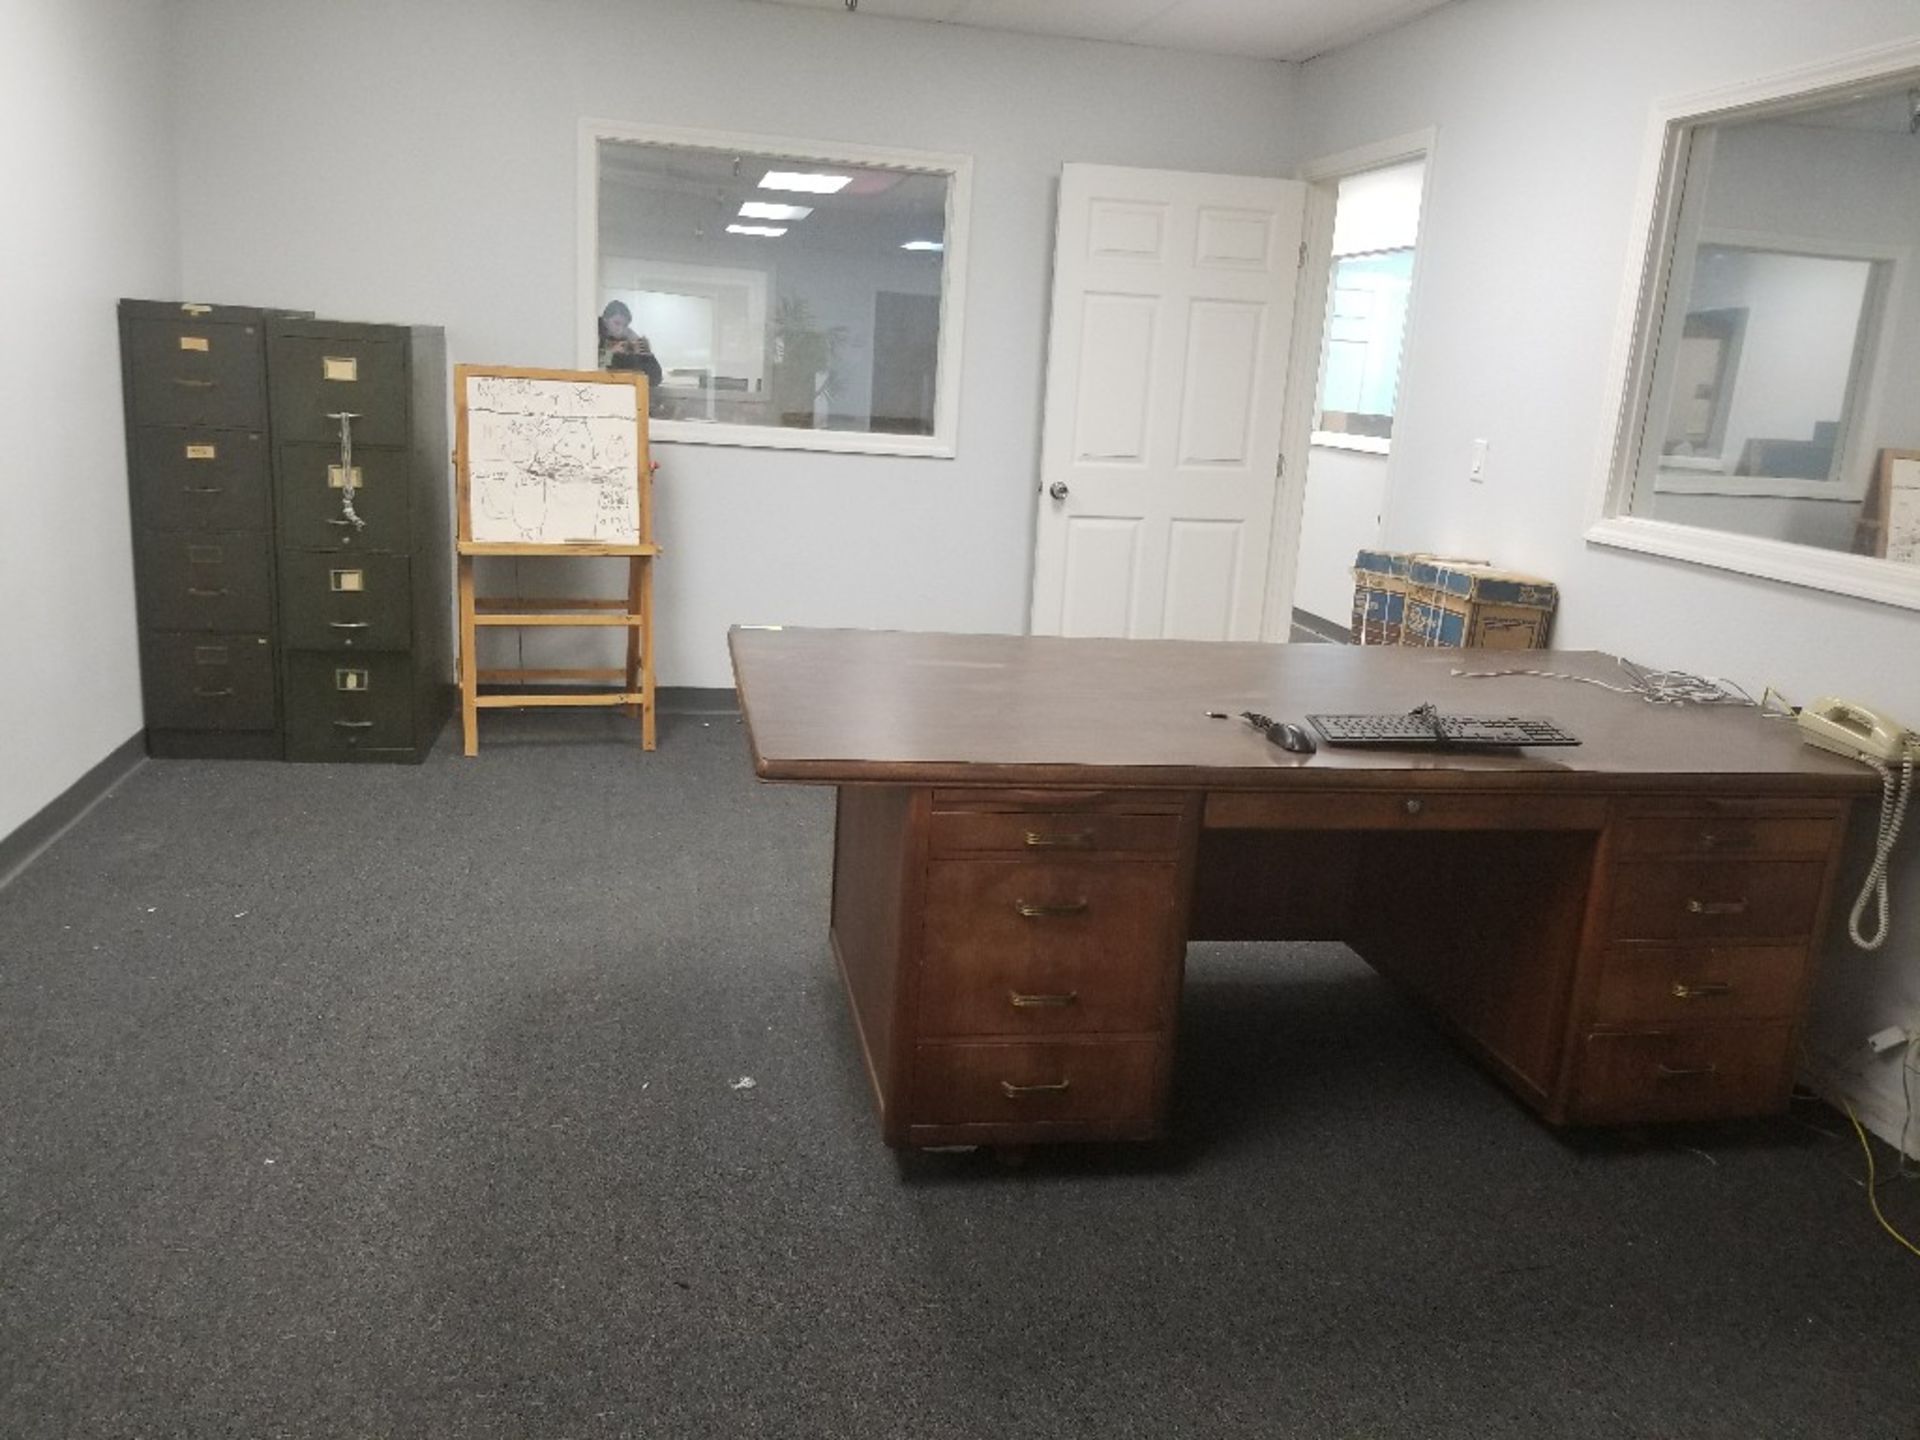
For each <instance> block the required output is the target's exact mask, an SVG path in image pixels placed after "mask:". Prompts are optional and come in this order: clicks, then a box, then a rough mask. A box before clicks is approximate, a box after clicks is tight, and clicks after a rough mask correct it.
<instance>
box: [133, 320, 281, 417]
mask: <svg viewBox="0 0 1920 1440" xmlns="http://www.w3.org/2000/svg"><path fill="white" fill-rule="evenodd" d="M125 334H126V345H127V352H128V367H129V370H130V372H131V375H132V378H133V413H134V418H135V419H136V421H137V422H138V423H140V424H142V425H211V426H230V427H242V426H260V425H263V424H265V423H266V418H267V395H266V387H265V384H264V379H263V375H262V371H261V363H260V356H261V340H260V327H259V326H258V325H254V324H248V325H236V324H233V323H230V322H218V321H215V322H209V321H207V320H204V319H196V318H194V317H191V316H182V317H181V318H179V319H177V320H176V319H143V320H130V321H129V322H128V323H127V326H126V332H125Z"/></svg>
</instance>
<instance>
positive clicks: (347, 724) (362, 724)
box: [333, 720, 373, 730]
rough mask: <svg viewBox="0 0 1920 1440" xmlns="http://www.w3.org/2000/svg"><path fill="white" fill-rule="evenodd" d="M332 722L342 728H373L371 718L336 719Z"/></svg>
mask: <svg viewBox="0 0 1920 1440" xmlns="http://www.w3.org/2000/svg"><path fill="white" fill-rule="evenodd" d="M333 723H334V724H335V725H337V726H339V728H340V729H342V730H371V729H372V728H373V721H371V720H336V721H334V722H333Z"/></svg>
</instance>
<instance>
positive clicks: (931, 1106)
mask: <svg viewBox="0 0 1920 1440" xmlns="http://www.w3.org/2000/svg"><path fill="white" fill-rule="evenodd" d="M1165 1058H1166V1050H1165V1047H1164V1045H1163V1044H1162V1042H1161V1041H1159V1040H1046V1041H1018V1040H1015V1041H995V1042H987V1043H982V1044H971V1045H921V1046H920V1047H919V1048H918V1051H917V1053H916V1056H915V1066H914V1087H913V1096H914V1099H913V1121H912V1123H913V1124H915V1125H942V1126H945V1125H994V1126H1014V1125H1036V1126H1046V1125H1074V1124H1077V1125H1092V1126H1098V1127H1101V1128H1102V1129H1103V1130H1107V1129H1111V1130H1112V1131H1114V1132H1115V1133H1127V1134H1137V1135H1149V1134H1152V1133H1153V1132H1154V1131H1155V1130H1156V1129H1157V1128H1158V1125H1159V1097H1160V1091H1161V1083H1160V1081H1161V1075H1162V1072H1163V1067H1164V1064H1165Z"/></svg>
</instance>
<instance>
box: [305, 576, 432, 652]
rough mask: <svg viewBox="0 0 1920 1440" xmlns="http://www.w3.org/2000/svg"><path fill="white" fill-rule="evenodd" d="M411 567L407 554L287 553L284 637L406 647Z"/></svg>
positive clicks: (329, 645) (312, 645)
mask: <svg viewBox="0 0 1920 1440" xmlns="http://www.w3.org/2000/svg"><path fill="white" fill-rule="evenodd" d="M410 573H411V572H410V571H409V568H408V564H407V557H406V556H404V555H344V554H314V553H310V552H309V553H298V554H296V553H291V552H289V553H283V554H282V555H281V557H280V617H281V626H282V632H283V635H284V640H283V643H284V644H285V645H286V647H287V648H288V649H290V650H333V649H343V650H404V649H406V648H407V646H408V644H409V642H410V641H411V639H412V634H413V626H412V617H413V603H412V597H411V595H410V593H409V590H408V585H409V578H410Z"/></svg>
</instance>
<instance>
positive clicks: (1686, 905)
mask: <svg viewBox="0 0 1920 1440" xmlns="http://www.w3.org/2000/svg"><path fill="white" fill-rule="evenodd" d="M1825 880H1826V864H1825V862H1824V861H1819V860H1698V861H1685V860H1680V861H1675V860H1630V861H1625V862H1623V863H1621V864H1619V865H1616V866H1615V867H1614V870H1613V905H1612V911H1611V917H1610V920H1609V923H1608V927H1607V928H1608V934H1609V935H1610V936H1611V937H1612V938H1613V939H1615V940H1694V939H1709V938H1714V937H1718V936H1739V937H1752V938H1755V939H1776V938H1777V939H1803V938H1805V937H1806V936H1807V935H1808V934H1810V933H1811V931H1812V929H1813V922H1814V918H1815V914H1816V912H1817V911H1818V910H1819V907H1820V889H1821V886H1822V884H1823V883H1824V882H1825Z"/></svg>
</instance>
